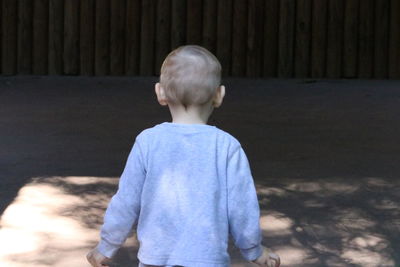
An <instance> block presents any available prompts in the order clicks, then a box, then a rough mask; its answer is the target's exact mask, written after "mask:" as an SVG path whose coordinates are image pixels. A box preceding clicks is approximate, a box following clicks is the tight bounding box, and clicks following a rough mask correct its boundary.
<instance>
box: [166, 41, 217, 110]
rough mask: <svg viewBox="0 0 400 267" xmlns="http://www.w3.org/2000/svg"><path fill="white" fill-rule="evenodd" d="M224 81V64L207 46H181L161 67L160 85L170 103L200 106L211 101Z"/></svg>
mask: <svg viewBox="0 0 400 267" xmlns="http://www.w3.org/2000/svg"><path fill="white" fill-rule="evenodd" d="M220 83H221V64H220V63H219V61H218V59H217V58H216V57H215V56H214V55H213V54H212V53H210V52H209V51H208V50H207V49H205V48H203V47H200V46H196V45H187V46H181V47H179V48H177V49H175V50H174V51H172V52H171V53H170V54H169V55H168V56H167V57H166V59H165V60H164V62H163V64H162V67H161V75H160V86H161V87H162V88H163V90H164V92H165V97H166V100H167V102H168V103H169V104H180V105H183V106H184V107H185V108H186V107H188V106H201V105H204V104H206V103H209V102H210V101H211V100H212V98H213V96H214V95H215V93H216V91H217V88H218V87H219V86H220Z"/></svg>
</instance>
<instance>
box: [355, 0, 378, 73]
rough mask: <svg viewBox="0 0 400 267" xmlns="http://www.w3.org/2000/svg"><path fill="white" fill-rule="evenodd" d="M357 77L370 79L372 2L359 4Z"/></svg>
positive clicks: (371, 62)
mask: <svg viewBox="0 0 400 267" xmlns="http://www.w3.org/2000/svg"><path fill="white" fill-rule="evenodd" d="M358 47H359V48H358V53H359V54H358V77H359V78H371V77H372V70H373V55H374V0H363V1H362V2H360V22H359V46H358Z"/></svg>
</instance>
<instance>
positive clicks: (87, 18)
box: [79, 0, 95, 75]
mask: <svg viewBox="0 0 400 267" xmlns="http://www.w3.org/2000/svg"><path fill="white" fill-rule="evenodd" d="M94 11H95V0H81V7H80V34H79V51H80V57H79V62H80V65H79V66H80V74H81V75H93V74H94Z"/></svg>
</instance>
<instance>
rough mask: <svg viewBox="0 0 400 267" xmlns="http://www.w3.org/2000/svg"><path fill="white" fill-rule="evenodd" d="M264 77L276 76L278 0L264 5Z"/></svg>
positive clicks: (269, 1) (270, 0) (267, 0)
mask: <svg viewBox="0 0 400 267" xmlns="http://www.w3.org/2000/svg"><path fill="white" fill-rule="evenodd" d="M264 9H265V12H264V14H265V15H264V64H263V65H264V67H263V72H264V77H276V76H277V70H278V43H279V42H278V32H279V31H278V29H279V23H278V21H279V16H278V14H279V0H265V5H264Z"/></svg>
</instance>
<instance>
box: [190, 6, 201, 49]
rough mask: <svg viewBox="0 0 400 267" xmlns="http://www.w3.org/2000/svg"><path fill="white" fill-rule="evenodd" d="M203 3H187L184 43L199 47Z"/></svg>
mask: <svg viewBox="0 0 400 267" xmlns="http://www.w3.org/2000/svg"><path fill="white" fill-rule="evenodd" d="M202 14H203V1H202V0H190V1H187V28H186V37H187V39H186V43H187V44H197V45H201V39H202V22H203V20H202Z"/></svg>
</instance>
